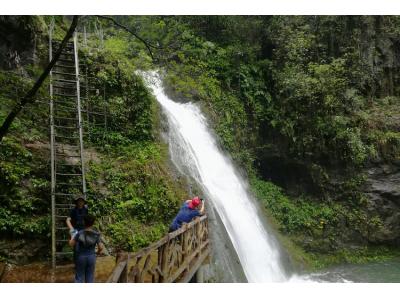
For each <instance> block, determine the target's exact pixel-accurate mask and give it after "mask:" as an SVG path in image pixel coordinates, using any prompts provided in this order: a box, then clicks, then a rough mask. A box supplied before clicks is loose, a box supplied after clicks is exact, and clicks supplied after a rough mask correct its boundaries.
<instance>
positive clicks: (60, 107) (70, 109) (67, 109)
mask: <svg viewBox="0 0 400 300" xmlns="http://www.w3.org/2000/svg"><path fill="white" fill-rule="evenodd" d="M56 105H57V107H56V108H55V110H56V111H63V112H66V113H71V112H74V113H76V112H77V108H76V107H70V106H66V105H62V104H59V103H56Z"/></svg>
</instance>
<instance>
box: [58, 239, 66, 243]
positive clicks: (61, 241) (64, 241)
mask: <svg viewBox="0 0 400 300" xmlns="http://www.w3.org/2000/svg"><path fill="white" fill-rule="evenodd" d="M68 241H69V240H56V243H67V242H68Z"/></svg>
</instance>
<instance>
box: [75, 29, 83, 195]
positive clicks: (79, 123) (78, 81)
mask: <svg viewBox="0 0 400 300" xmlns="http://www.w3.org/2000/svg"><path fill="white" fill-rule="evenodd" d="M74 57H75V75H76V105H77V112H78V128H79V144H80V145H79V146H80V157H81V164H82V192H83V197H84V198H85V199H86V179H85V160H84V152H83V130H82V114H81V97H80V79H79V60H78V37H77V32H76V31H75V33H74Z"/></svg>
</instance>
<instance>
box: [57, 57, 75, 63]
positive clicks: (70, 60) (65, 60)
mask: <svg viewBox="0 0 400 300" xmlns="http://www.w3.org/2000/svg"><path fill="white" fill-rule="evenodd" d="M57 60H58V61H64V62H71V63H74V60H73V59H64V58H59V59H57Z"/></svg>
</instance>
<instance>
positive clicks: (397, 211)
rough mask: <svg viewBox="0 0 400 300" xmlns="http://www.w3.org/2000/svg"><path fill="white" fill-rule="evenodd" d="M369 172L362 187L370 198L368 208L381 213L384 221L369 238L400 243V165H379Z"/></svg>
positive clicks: (371, 211)
mask: <svg viewBox="0 0 400 300" xmlns="http://www.w3.org/2000/svg"><path fill="white" fill-rule="evenodd" d="M367 174H368V178H367V180H366V182H365V184H364V186H363V188H362V191H363V192H364V193H365V195H366V196H367V199H368V200H367V205H366V209H367V210H368V211H369V212H370V213H371V214H377V215H379V216H380V218H381V219H382V222H383V223H382V226H380V227H379V228H378V230H376V231H374V232H371V233H370V235H369V237H368V239H369V241H370V242H374V243H389V244H394V245H400V165H399V164H392V165H388V164H383V165H378V166H376V167H373V168H370V169H368V171H367Z"/></svg>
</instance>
